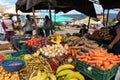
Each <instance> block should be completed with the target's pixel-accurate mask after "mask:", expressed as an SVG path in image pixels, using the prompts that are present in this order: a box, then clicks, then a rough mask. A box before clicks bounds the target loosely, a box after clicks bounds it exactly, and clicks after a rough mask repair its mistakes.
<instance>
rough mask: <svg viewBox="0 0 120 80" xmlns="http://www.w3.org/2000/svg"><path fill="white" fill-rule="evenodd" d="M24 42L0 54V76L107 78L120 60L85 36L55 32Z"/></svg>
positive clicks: (30, 79)
mask: <svg viewBox="0 0 120 80" xmlns="http://www.w3.org/2000/svg"><path fill="white" fill-rule="evenodd" d="M16 44H18V43H16ZM24 44H26V45H27V49H25V50H20V51H18V52H17V51H16V52H12V53H9V52H8V53H4V54H1V55H0V61H1V66H0V70H1V71H0V72H1V73H0V74H1V75H0V76H1V77H0V80H6V79H7V80H13V79H16V80H37V79H40V80H46V79H48V80H71V79H75V80H86V76H87V77H89V78H91V79H93V80H98V79H99V80H110V79H111V78H113V76H115V75H116V73H117V70H118V67H119V63H120V55H114V54H113V53H108V52H107V50H105V49H102V48H100V45H99V44H98V43H97V42H96V41H94V40H90V39H88V38H85V37H78V36H70V35H68V34H64V35H60V34H54V35H50V36H49V37H47V38H43V37H38V38H31V39H28V40H25V43H24ZM16 47H17V48H19V47H18V46H16ZM28 48H30V49H28ZM74 74H76V75H74Z"/></svg>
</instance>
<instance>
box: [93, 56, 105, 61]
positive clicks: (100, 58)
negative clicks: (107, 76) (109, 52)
mask: <svg viewBox="0 0 120 80" xmlns="http://www.w3.org/2000/svg"><path fill="white" fill-rule="evenodd" d="M92 59H93V60H106V57H99V56H97V57H92Z"/></svg>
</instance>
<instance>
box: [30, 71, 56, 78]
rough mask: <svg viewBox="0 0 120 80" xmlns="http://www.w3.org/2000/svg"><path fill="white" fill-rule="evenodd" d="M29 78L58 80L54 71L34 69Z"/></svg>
mask: <svg viewBox="0 0 120 80" xmlns="http://www.w3.org/2000/svg"><path fill="white" fill-rule="evenodd" d="M29 80H57V78H56V76H55V75H54V73H51V72H44V71H41V70H34V71H33V72H32V74H31V75H30V77H29Z"/></svg>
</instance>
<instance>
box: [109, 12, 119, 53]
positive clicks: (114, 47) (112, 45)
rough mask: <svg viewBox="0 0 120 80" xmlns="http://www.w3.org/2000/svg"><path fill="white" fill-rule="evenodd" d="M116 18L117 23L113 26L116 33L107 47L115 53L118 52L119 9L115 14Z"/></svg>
mask: <svg viewBox="0 0 120 80" xmlns="http://www.w3.org/2000/svg"><path fill="white" fill-rule="evenodd" d="M117 20H118V23H117V24H116V25H115V27H114V29H115V32H116V35H115V37H114V39H113V40H112V42H111V43H110V44H109V45H108V48H109V49H111V52H113V53H114V54H116V55H118V54H120V11H119V13H118V15H117Z"/></svg>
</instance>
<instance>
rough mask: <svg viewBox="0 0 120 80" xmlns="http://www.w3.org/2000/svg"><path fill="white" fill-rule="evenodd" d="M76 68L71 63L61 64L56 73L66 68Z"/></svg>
mask: <svg viewBox="0 0 120 80" xmlns="http://www.w3.org/2000/svg"><path fill="white" fill-rule="evenodd" d="M74 68H75V67H74V66H73V65H71V64H64V65H61V66H59V67H58V69H57V72H56V73H58V72H60V71H62V70H65V69H74Z"/></svg>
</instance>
